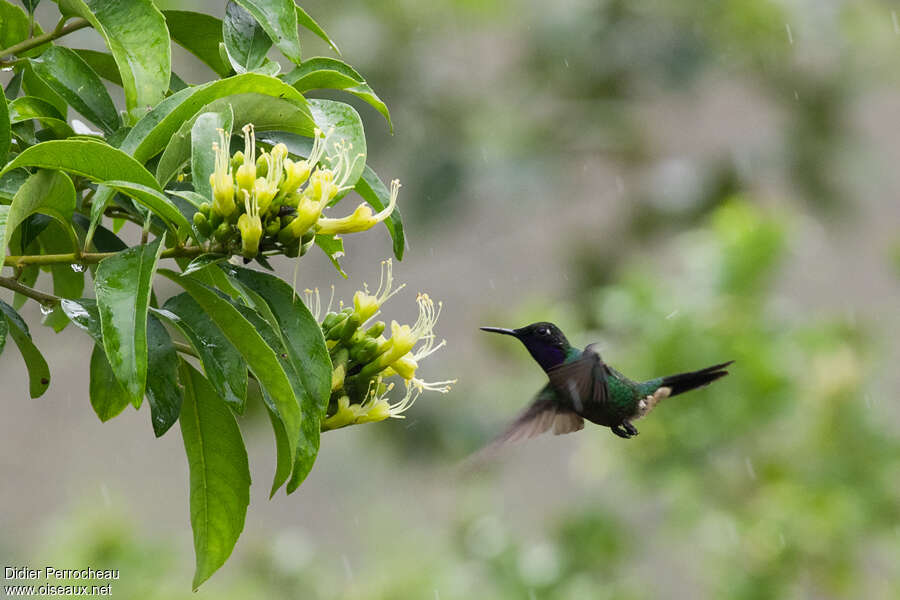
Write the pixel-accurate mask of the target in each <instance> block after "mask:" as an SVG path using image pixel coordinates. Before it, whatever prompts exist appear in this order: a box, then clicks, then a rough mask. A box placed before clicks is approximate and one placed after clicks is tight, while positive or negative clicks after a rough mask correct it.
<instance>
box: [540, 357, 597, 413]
mask: <svg viewBox="0 0 900 600" xmlns="http://www.w3.org/2000/svg"><path fill="white" fill-rule="evenodd" d="M547 375H548V376H549V377H550V385H551V386H553V389H554V390H556V393H557V394H559V395H560V396H561V397H563V398H565V399H566V400H569V401H570V402H571V406H572V407H573V408H574V409H575V411H576V412H579V413H581V412H584V405H585V404H586V403H590V404H592V405H593V406H602V405H603V404H606V398H607V388H606V365H604V364H603V360H601V358H600V354H598V353H597V351H596V350H594V344H591V345H590V346H588V347H587V348H585V349H584V352H582V353H581V356H580V357H579V358H577V359H576V360H573V361H571V362H568V363H563V364H561V365H559V366H556V367H553V368H552V369H550V370H548V371H547Z"/></svg>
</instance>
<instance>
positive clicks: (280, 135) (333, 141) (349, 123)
mask: <svg viewBox="0 0 900 600" xmlns="http://www.w3.org/2000/svg"><path fill="white" fill-rule="evenodd" d="M309 108H310V111H311V112H312V115H313V118H314V119H315V121H316V125H317V126H318V128H319V129H321V130H322V131H327V132H330V133H329V135H328V138H327V142H326V144H325V155H326V156H333V155H334V154H335V153H337V151H338V146H340V145H342V144H347V145H349V146H350V157H351V160H352V159H353V158H354V157H356V156H357V155H360V154H361V155H362V157H361V158H360V159H359V160H357V161H356V163H355V164H354V167H353V170H352V171H351V174H350V177H349V179H348V181H349V182H353V183H355V182H356V181H357V180H358V179H359V177H360V176H361V175H362V173H363V171H364V170H365V167H366V160H365V159H366V134H365V131H364V129H363V123H362V119H360V118H359V113H357V112H356V109H354V108H353V107H352V106H350V105H349V104H344V103H343V102H336V101H334V100H321V99H318V98H312V99H310V100H309ZM257 139H258V140H262V141H264V142H266V143H268V144H273V145H274V144H277V143H278V142H281V143H283V144H285V145H286V146H287V148H288V151H289V152H290V153H291V154H294V155H297V156H303V157H308V156H309V152H310V149H311V148H312V137H311V136H307V137H303V136H302V134H301V135H297V134H295V133H289V132H285V131H274V132H262V133H260V134H259V135H257ZM345 195H346V192H343V193H341V194H338V196H337V199H340V198H343V197H344V196H345Z"/></svg>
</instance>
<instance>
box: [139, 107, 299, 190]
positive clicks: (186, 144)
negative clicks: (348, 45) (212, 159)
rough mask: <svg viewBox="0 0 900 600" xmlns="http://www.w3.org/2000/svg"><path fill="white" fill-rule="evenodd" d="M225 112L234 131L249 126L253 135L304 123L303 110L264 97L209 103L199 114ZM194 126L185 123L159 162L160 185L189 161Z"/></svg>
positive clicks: (188, 122)
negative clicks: (251, 126)
mask: <svg viewBox="0 0 900 600" xmlns="http://www.w3.org/2000/svg"><path fill="white" fill-rule="evenodd" d="M229 110H233V115H234V117H233V125H232V127H233V128H234V129H238V128H240V127H242V126H244V125H246V124H247V123H253V126H254V129H255V130H256V131H265V130H268V129H283V128H294V126H295V125H296V124H302V123H304V119H305V114H306V112H307V107H305V106H304V107H302V108H301V107H300V106H298V105H297V104H295V103H294V102H292V101H288V100H284V99H281V98H273V97H271V96H268V95H265V94H240V95H237V96H231V97H229V98H222V99H219V100H216V101H214V102H211V103H209V104H208V105H206V106H205V107H204V112H203V113H202V114H206V113H208V112H216V113H223V112H227V111H229ZM198 116H199V115H198ZM194 123H195V122H194V120H193V119H189V120H188V121H186V122H185V123H184V124H183V125H182V126H181V128H180V129H179V130H178V132H177V133H176V134H175V135H173V136H172V138H171V140H170V141H169V144H168V146H166V149H165V151H164V152H163V154H162V157H161V158H160V159H159V165H158V167H157V170H156V177H157V180H158V181H159V182H160V184H161V185H165V184H167V183H168V182H169V181H171V180H172V178H173V177H175V175H177V174H178V172H179V171H180V170H181V169H182V168H183V167H184V165H185V164H186V163H187V162H188V160H189V159H190V154H191V131H192V128H193V126H194Z"/></svg>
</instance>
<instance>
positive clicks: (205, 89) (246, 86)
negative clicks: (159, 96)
mask: <svg viewBox="0 0 900 600" xmlns="http://www.w3.org/2000/svg"><path fill="white" fill-rule="evenodd" d="M240 94H258V95H265V96H272V97H274V98H281V99H283V100H285V101H286V102H290V103H291V104H294V105H295V107H296V109H297V113H296V114H295V115H292V118H293V119H294V120H293V121H291V122H290V123H286V125H287V127H288V130H289V131H293V132H295V133H298V134H300V135H306V136H312V133H313V129H315V127H316V125H315V121H313V118H312V114H311V113H310V112H309V107H308V104H307V102H306V99H305V98H304V97H303V95H302V94H301V93H300V92H298V91H297V90H295V89H294V88H293V87H291V86H290V85H288V84H286V83H284V82H283V81H281V80H280V79H278V78H276V77H270V76H268V75H262V74H259V73H243V74H241V75H235V76H234V77H229V78H227V79H221V80H219V81H214V82H211V83H208V84H206V85H201V86H196V87H192V88H188V89H185V90H182V91H180V92H177V93H175V94H172V95H171V96H169V97H168V98H166V99H165V100H163V101H162V102H160V103H159V104H158V105H157V106H156V107H154V108H153V110H151V111H150V112H149V113H147V114H146V115H145V116H144V117H143V118H142V119H141V120H140V121H138V123H137V124H136V125H135V126H134V128H133V129H132V130H131V131H130V132H128V135H127V136H126V137H125V139H124V140H123V141H122V145H121V146H120V148H121V149H122V150H123V151H124V152H127V153H129V154H131V155H132V156H134V158H135V159H137V160H138V161H139V162H146V161H147V160H149V159H150V158H152V157H153V156H155V155H156V154H157V153H159V152H160V151H162V150H163V148H165V147H166V145H167V144H168V143H169V140H170V139H171V138H172V136H173V135H175V133H176V132H177V131H178V130H179V129H180V128H181V127H182V125H183V124H184V122H185V121H187V120H189V119H190V118H191V117H192V116H194V115H196V114H197V113H198V112H201V111H202V110H203V109H204V107H205V106H206V105H208V104H210V103H211V102H213V101H215V100H217V99H219V98H226V97H228V96H236V95H240ZM237 112H238V111H237V110H235V116H237ZM188 131H190V129H188Z"/></svg>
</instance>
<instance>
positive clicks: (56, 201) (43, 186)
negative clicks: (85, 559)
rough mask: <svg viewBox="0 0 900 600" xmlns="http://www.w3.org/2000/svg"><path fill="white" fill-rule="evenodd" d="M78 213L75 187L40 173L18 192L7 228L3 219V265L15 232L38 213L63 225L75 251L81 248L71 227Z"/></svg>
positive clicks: (49, 173)
mask: <svg viewBox="0 0 900 600" xmlns="http://www.w3.org/2000/svg"><path fill="white" fill-rule="evenodd" d="M34 147H35V148H37V146H34ZM26 152H27V150H26ZM20 156H21V155H20ZM4 208H5V207H4ZM74 210H75V187H74V186H73V185H72V180H71V179H69V177H68V176H67V175H66V174H65V173H60V172H58V171H38V172H37V173H35V174H34V175H32V176H31V177H29V178H28V180H27V181H26V182H25V183H24V184H22V187H20V188H19V191H18V192H16V195H15V196H14V197H13V201H12V204H10V205H9V207H8V213H7V215H6V219H5V220H6V221H7V222H6V225H5V227H4V225H3V223H2V221H3V219H2V218H0V265H2V264H3V260H2V259H4V258H5V257H6V248H7V246H8V245H9V242H10V240H11V239H12V234H13V232H14V231H15V230H16V228H17V227H18V226H19V225H21V224H22V223H23V222H24V221H25V219H26V218H28V217H29V216H30V215H33V214H35V213H40V214H44V215H48V216H50V217H53V218H54V219H56V220H57V221H59V223H60V224H61V225H62V226H63V229H64V230H65V231H66V232H67V234H68V236H69V241H70V244H71V246H72V248H77V246H78V240H77V239H76V237H75V232H74V231H73V230H72V226H71V224H70V223H71V221H72V212H73V211H74Z"/></svg>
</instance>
